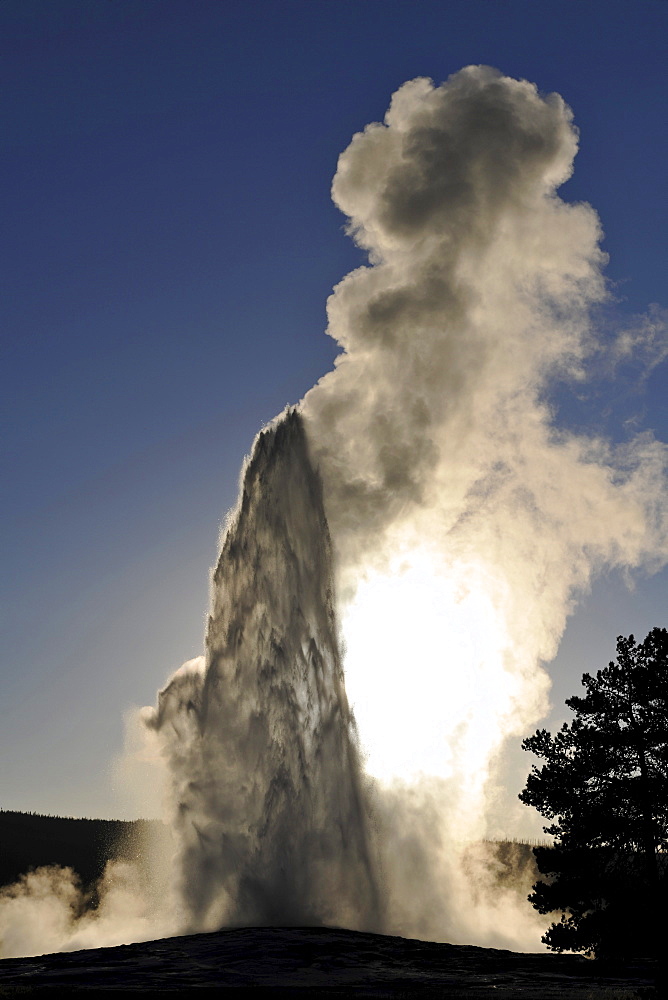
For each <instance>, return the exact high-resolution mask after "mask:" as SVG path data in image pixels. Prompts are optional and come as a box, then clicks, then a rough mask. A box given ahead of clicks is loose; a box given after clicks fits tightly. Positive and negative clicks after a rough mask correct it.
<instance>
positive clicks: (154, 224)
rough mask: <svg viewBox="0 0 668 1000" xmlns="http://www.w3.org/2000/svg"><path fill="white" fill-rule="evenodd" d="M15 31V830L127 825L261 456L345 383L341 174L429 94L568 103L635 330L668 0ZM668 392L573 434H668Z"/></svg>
mask: <svg viewBox="0 0 668 1000" xmlns="http://www.w3.org/2000/svg"><path fill="white" fill-rule="evenodd" d="M0 37H2V39H3V46H2V50H3V51H2V63H1V68H0V72H1V74H2V91H3V94H4V99H3V107H2V116H3V127H2V135H3V139H2V143H3V164H4V176H5V180H4V184H3V185H2V194H1V195H0V196H1V197H2V199H3V205H2V210H3V217H4V219H5V239H4V240H3V245H2V250H1V252H2V274H3V288H4V295H3V297H2V305H1V307H0V308H1V310H2V316H1V319H2V341H3V347H2V353H3V364H2V375H1V377H2V396H1V400H2V406H3V408H4V410H5V413H4V418H3V426H4V428H5V434H4V435H3V438H4V440H3V444H2V448H3V467H4V469H5V476H4V477H3V480H4V484H3V489H2V497H1V501H0V502H1V504H2V525H3V543H2V544H3V548H2V557H1V558H2V567H3V573H2V601H3V608H4V619H5V621H4V626H3V635H4V638H3V643H2V659H1V660H0V684H1V688H0V690H2V698H1V699H0V714H2V725H1V726H0V754H1V755H2V759H3V761H4V764H5V766H4V768H3V780H2V784H1V785H0V807H3V808H18V809H34V810H38V811H47V812H54V813H71V814H77V815H100V816H103V815H109V816H113V815H118V814H119V809H120V808H121V806H120V805H119V802H118V801H117V800H116V799H115V798H114V794H113V792H112V790H111V787H110V781H109V765H110V761H111V759H112V757H113V755H114V753H115V752H117V751H118V750H119V749H120V746H121V741H122V717H123V712H124V711H125V709H126V708H127V707H128V706H130V705H132V704H144V703H150V702H152V701H153V698H154V694H155V690H156V688H157V687H159V686H160V685H161V684H162V682H163V681H164V679H165V677H166V676H167V675H168V673H170V672H171V671H172V670H173V669H175V668H176V667H177V666H178V665H179V664H180V663H181V662H182V661H183V660H184V659H186V658H188V657H190V656H193V655H196V654H197V653H198V652H200V649H201V644H202V632H203V620H204V614H205V611H206V605H207V590H208V568H209V566H210V564H211V563H212V561H213V559H214V557H215V550H216V542H217V533H218V528H219V524H220V522H221V519H222V517H223V515H224V512H225V510H226V509H227V508H228V507H229V506H230V505H231V504H232V503H233V501H234V498H235V494H236V486H237V476H238V470H239V466H240V462H241V460H242V458H243V455H244V453H245V452H246V451H247V449H248V447H249V445H250V442H251V440H252V437H253V435H254V434H255V433H256V431H257V430H258V429H259V428H260V427H261V426H262V424H263V423H264V422H265V421H266V420H268V419H270V418H271V417H272V416H273V415H274V414H275V413H276V412H278V411H279V410H280V409H281V408H282V407H283V406H284V405H285V404H286V403H289V402H296V401H297V400H298V399H299V398H300V397H301V396H302V395H303V394H304V393H305V392H306V390H307V389H308V388H309V387H310V386H311V385H312V384H313V383H314V382H315V381H316V379H317V378H318V377H319V376H320V375H322V374H324V372H326V371H327V370H328V369H329V368H330V367H331V364H332V360H333V358H334V355H335V345H334V344H333V343H332V342H331V341H330V340H329V339H328V338H327V337H326V336H325V335H324V327H325V301H326V298H327V296H328V294H329V293H330V291H331V289H332V286H333V285H334V284H335V283H336V282H337V281H338V280H340V278H341V277H342V276H343V275H344V274H345V273H346V272H348V271H349V270H350V269H351V268H352V267H354V266H356V265H358V264H359V263H360V262H361V256H360V252H359V251H358V250H357V249H356V248H355V247H354V246H353V244H352V243H351V242H350V240H349V239H348V238H347V237H346V236H345V235H344V233H343V228H342V227H343V221H344V220H343V218H342V216H341V215H340V213H339V212H338V210H337V209H336V208H335V207H334V205H333V204H332V202H331V199H330V195H329V188H330V183H331V178H332V176H333V173H334V170H335V168H336V161H337V157H338V155H339V153H340V152H341V151H342V150H343V149H344V148H345V147H346V146H347V144H348V142H349V141H350V138H351V136H352V134H353V133H354V132H356V131H358V130H360V129H361V128H363V127H364V125H366V124H367V123H368V122H371V121H378V120H381V119H382V117H383V115H384V112H385V110H386V108H387V104H388V101H389V98H390V95H391V94H392V92H393V91H394V90H396V88H397V87H398V86H399V85H400V84H401V83H402V82H404V81H405V80H407V79H410V78H412V77H415V76H430V77H432V78H433V79H434V80H435V81H436V82H440V81H441V80H443V79H445V78H446V77H447V76H448V75H449V74H451V73H453V72H455V71H456V70H458V69H459V68H460V67H462V66H463V65H466V64H468V63H488V64H491V65H494V66H496V67H498V68H499V69H500V70H502V71H503V72H504V73H506V74H508V75H511V76H517V77H524V78H527V79H529V80H531V81H533V82H535V83H536V84H537V85H538V86H539V88H540V89H541V90H542V91H546V92H547V91H551V90H556V91H558V92H559V93H560V94H561V95H562V96H563V97H564V99H565V100H566V101H567V102H568V103H569V104H570V105H571V107H572V108H573V110H574V114H575V121H576V124H577V125H578V127H579V129H580V131H581V147H580V153H579V154H578V157H577V159H576V166H575V174H574V176H573V178H572V179H571V180H569V181H568V182H567V184H566V185H565V187H564V188H563V189H562V195H563V197H564V198H566V199H567V200H574V201H577V200H586V201H589V202H591V204H592V205H593V206H594V207H595V208H596V210H597V211H598V213H599V215H600V217H601V220H602V224H603V228H604V230H605V233H606V238H605V241H604V243H603V248H604V249H605V250H606V252H607V253H608V254H609V255H610V263H609V266H608V269H607V274H608V277H609V278H610V280H611V281H612V282H613V284H614V287H615V290H616V294H617V296H618V298H619V303H618V311H619V313H620V314H621V315H625V314H632V313H636V312H640V311H643V310H645V309H646V307H647V306H648V304H649V303H651V302H658V303H660V304H662V305H664V306H665V305H668V289H666V273H667V272H666V263H667V251H666V240H665V233H666V222H667V220H668V191H667V188H666V184H665V164H666V162H667V161H668V129H667V128H666V111H665V109H666V106H667V103H668V75H667V74H666V68H665V67H666V64H667V56H668V52H667V51H666V50H667V48H668V42H667V40H668V4H667V3H665V2H663V0H633V2H628V3H627V2H615V0H613V2H611V0H607V2H604V3H599V2H594V0H592V2H587V0H567V2H514V0H509V2H503V3H502V2H494V0H463V2H424V0H401V2H394V0H317V2H313V0H311V2H304V0H282V2H280V3H279V2H278V0H275V2H266V0H254V2H253V3H252V4H248V3H237V2H211V0H206V2H205V0H187V2H182V0H142V2H141V3H140V2H136V0H135V2H125V0H81V2H74V0H62V2H59V3H53V2H52V0H47V2H39V0H4V2H3V4H2V5H1V6H0ZM667 387H668V370H667V367H666V364H664V365H663V366H662V367H660V368H659V369H657V370H656V371H655V372H654V373H653V375H652V377H651V379H650V381H649V383H648V384H647V386H646V387H645V390H644V392H643V393H642V394H641V393H640V391H639V390H638V388H637V387H635V386H634V384H633V382H632V380H631V379H627V380H626V381H624V382H620V383H619V384H618V385H617V386H616V387H612V389H611V390H610V391H609V392H608V394H607V396H606V398H605V400H602V399H601V400H598V401H596V400H595V401H594V402H593V403H591V404H590V406H589V408H588V409H587V411H586V412H580V411H578V410H577V409H576V408H575V407H574V406H573V405H572V404H566V405H565V406H564V410H563V414H562V419H564V420H565V421H571V422H575V421H587V422H589V423H593V424H595V425H596V426H597V427H603V426H604V427H605V429H606V430H607V431H608V433H610V434H613V435H615V434H620V433H622V431H621V428H622V425H623V420H624V419H626V418H627V417H628V416H629V415H634V416H635V417H636V418H637V421H639V425H640V426H645V427H648V428H652V429H654V430H655V432H656V434H657V436H658V437H660V438H661V439H663V440H668V404H667V401H666V400H667V393H666V389H667ZM667 579H668V576H667V574H666V573H665V572H664V573H663V574H660V575H659V576H657V577H655V578H653V579H650V580H641V581H639V582H638V583H637V585H636V588H635V590H634V591H633V592H628V591H627V589H626V587H625V585H624V584H623V582H622V581H619V580H615V579H610V580H604V581H601V582H600V583H599V584H598V585H597V586H596V587H595V589H594V591H593V593H592V594H591V595H590V597H589V598H587V599H586V600H585V601H584V602H583V604H582V606H581V608H580V610H579V611H578V613H577V614H576V615H575V616H574V618H573V619H572V623H571V625H570V626H569V629H568V631H567V633H566V636H565V638H564V642H563V645H562V649H561V651H560V654H559V657H558V661H557V663H556V665H555V667H554V668H553V676H554V679H555V693H554V700H555V703H556V705H557V711H556V714H555V718H557V717H558V716H559V714H560V709H559V706H560V704H561V702H563V699H564V698H565V697H567V696H568V695H569V694H571V693H574V691H575V689H576V688H577V685H578V681H579V677H580V674H581V673H582V671H583V670H585V669H587V670H592V669H596V668H598V667H599V666H603V665H604V664H605V662H606V661H607V659H608V658H609V657H610V656H611V655H612V653H613V651H614V637H615V636H616V635H617V634H618V633H620V632H621V633H624V634H627V633H628V632H630V631H633V632H635V633H636V634H637V635H642V636H644V634H645V633H646V632H647V630H648V629H649V628H650V627H652V626H653V625H665V624H666V614H665V607H666V603H665V594H666V582H667Z"/></svg>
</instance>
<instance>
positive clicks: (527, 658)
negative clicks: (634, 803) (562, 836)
mask: <svg viewBox="0 0 668 1000" xmlns="http://www.w3.org/2000/svg"><path fill="white" fill-rule="evenodd" d="M576 149H577V133H576V130H575V129H574V127H573V125H572V115H571V112H570V110H569V108H568V107H567V106H566V105H565V104H564V102H563V100H562V99H561V98H560V97H559V96H558V95H557V94H550V95H548V96H547V97H542V96H541V95H540V94H539V93H538V91H537V89H536V88H535V86H533V85H532V84H530V83H527V82H526V81H517V80H512V79H509V78H508V77H504V76H501V75H500V74H499V73H498V72H496V71H495V70H493V69H490V68H487V67H480V66H477V67H475V66H473V67H468V68H466V69H464V70H462V71H461V72H459V73H457V74H455V75H454V76H452V77H451V78H450V79H449V80H448V81H447V82H446V83H444V84H443V85H442V86H440V87H435V86H434V85H433V84H432V83H431V82H430V81H429V80H425V79H417V80H413V81H411V82H409V83H406V84H405V85H404V86H403V87H401V88H400V89H399V90H398V91H397V93H396V94H395V95H394V96H393V98H392V102H391V105H390V108H389V111H388V112H387V115H386V118H385V123H384V124H373V125H370V126H368V127H367V128H366V129H365V131H364V132H362V133H359V134H357V135H356V136H355V137H354V138H353V141H352V142H351V144H350V146H349V147H348V149H347V150H346V151H345V152H344V153H343V154H342V156H341V157H340V160H339V165H338V170H337V173H336V176H335V178H334V183H333V196H334V200H335V201H336V203H337V205H338V206H339V207H340V208H341V209H342V211H344V212H345V213H346V214H347V215H348V216H349V220H350V221H349V225H348V228H349V231H350V233H351V234H352V235H353V237H354V238H355V240H356V241H357V242H358V243H359V245H360V246H361V247H363V248H364V249H366V250H367V251H368V253H369V259H370V266H368V267H360V268H359V269H357V270H356V271H354V272H352V273H351V274H349V275H348V276H347V277H346V278H345V279H344V280H343V281H342V282H341V283H340V284H339V285H338V287H337V288H336V289H335V291H334V294H333V295H332V296H331V298H330V300H329V303H328V313H329V333H330V335H331V336H332V337H334V338H335V340H336V341H337V342H338V343H339V344H340V345H341V346H342V348H343V350H344V353H343V354H342V355H341V356H340V358H339V359H338V361H337V365H336V369H335V370H334V371H333V372H331V373H330V374H328V375H326V376H325V377H324V378H323V379H322V380H321V381H320V382H319V383H318V385H317V386H316V387H315V388H314V389H312V390H311V392H309V393H308V394H307V396H306V398H305V400H304V402H303V412H304V415H305V418H306V423H307V430H308V433H309V440H310V442H311V447H312V453H313V456H314V459H315V460H316V462H317V464H318V467H319V469H320V472H321V475H322V477H323V480H324V486H325V497H326V507H327V516H328V518H329V523H330V527H331V530H332V537H333V538H334V541H335V545H336V547H337V554H338V557H339V568H340V585H341V593H342V595H343V597H344V598H351V597H352V603H351V604H350V605H349V607H348V609H347V611H345V619H344V635H345V639H346V643H347V647H348V655H347V658H346V678H347V685H348V691H349V694H350V696H351V698H352V701H353V703H354V706H355V710H356V714H357V717H358V722H359V724H360V731H361V734H362V739H363V740H365V739H367V740H368V741H369V743H370V746H369V750H370V754H371V759H370V764H371V766H372V770H374V771H375V773H378V774H381V775H385V776H389V775H391V774H395V775H401V776H404V777H407V776H409V775H410V774H412V773H415V772H419V771H427V772H430V773H436V774H440V775H441V776H443V777H448V778H454V779H456V783H457V785H458V788H459V792H461V793H462V794H463V795H464V800H465V802H464V803H463V805H462V808H463V812H464V813H465V814H466V816H467V817H468V818H469V820H471V818H472V816H473V813H472V811H471V806H472V803H473V798H472V792H473V788H474V786H476V787H478V790H479V791H480V792H481V793H482V785H483V784H484V783H485V782H486V780H487V779H488V777H489V771H490V764H491V761H492V758H493V757H494V755H495V754H496V753H497V751H498V750H499V748H500V745H501V742H502V740H503V738H504V737H505V736H507V735H509V734H513V733H521V732H523V731H525V730H526V727H527V726H530V725H531V724H533V723H534V722H535V721H536V720H537V719H538V718H539V717H540V716H541V715H542V714H543V712H544V710H545V708H546V691H547V680H546V676H545V674H544V673H543V671H542V670H541V663H544V662H547V661H549V660H550V659H551V658H552V657H553V656H554V654H555V653H556V650H557V645H558V642H559V639H560V637H561V635H562V632H563V629H564V625H565V622H566V619H567V616H568V614H569V612H570V611H571V610H572V608H573V605H574V601H575V600H576V598H577V596H578V594H579V593H581V592H582V591H584V590H586V589H587V587H588V586H589V584H590V581H591V579H592V576H593V574H595V573H596V572H597V571H599V570H601V569H602V568H603V567H619V568H623V569H629V568H633V567H638V566H640V565H652V566H654V567H656V566H658V565H660V564H662V563H663V562H665V560H666V558H667V557H668V531H667V519H666V510H665V503H664V502H663V501H662V496H663V495H664V494H663V486H664V484H665V478H664V476H665V469H666V459H667V454H668V453H667V450H666V446H665V445H664V444H662V443H660V442H657V441H655V440H654V439H653V438H651V436H648V435H647V436H642V437H640V438H637V439H636V440H634V441H632V442H631V443H629V444H626V445H625V446H624V447H619V448H613V447H612V446H611V445H610V444H609V443H607V442H606V441H604V440H600V439H597V438H592V437H583V436H576V435H574V434H569V433H567V432H566V431H564V430H563V429H562V430H560V429H558V428H557V427H556V426H555V425H554V422H553V411H552V409H551V407H550V402H549V392H550V390H551V389H552V388H553V386H554V384H555V382H556V381H558V380H564V379H569V380H578V381H580V382H582V381H583V380H584V379H585V378H586V371H587V367H586V366H587V362H588V360H589V359H590V358H592V357H598V356H600V354H601V352H602V351H604V343H603V340H602V339H601V338H600V337H599V336H598V335H597V331H596V330H595V329H594V328H593V327H592V324H591V322H590V318H589V317H590V311H591V307H592V306H593V305H595V304H597V303H599V302H601V301H602V300H603V299H604V298H605V297H606V288H605V284H604V279H603V277H602V273H601V268H602V266H603V264H604V263H605V256H604V254H603V253H602V252H601V250H600V249H599V246H598V240H599V238H600V235H601V231H600V226H599V222H598V218H597V216H596V214H595V212H594V211H593V209H592V208H590V207H589V206H588V205H585V204H567V203H565V202H564V201H562V200H561V199H560V198H559V197H558V195H557V193H556V190H557V188H558V186H559V185H560V184H562V183H563V182H564V181H565V180H566V179H567V178H568V177H569V176H570V174H571V171H572V162H573V157H574V154H575V152H576ZM665 335H666V327H665V323H662V322H661V317H660V316H659V315H658V314H657V315H656V316H655V317H654V319H653V320H652V322H650V321H649V320H648V321H646V322H645V324H644V326H642V325H639V326H638V329H637V330H636V331H635V332H634V333H633V335H631V334H629V333H627V334H626V335H625V338H620V339H619V340H618V341H616V342H615V343H614V344H612V345H611V346H610V347H609V353H610V354H611V355H613V356H614V355H619V353H620V352H622V353H623V352H624V351H626V350H631V349H632V348H634V349H635V350H638V349H639V348H640V349H641V350H646V351H648V352H649V353H651V356H652V358H656V357H660V356H661V354H662V352H663V353H664V354H665V348H666V336H665ZM622 340H623V343H622ZM352 595H355V596H352ZM398 730H400V731H401V732H402V739H401V740H400V741H397V740H396V738H395V734H396V732H397V731H398ZM407 737H408V738H407ZM463 786H466V787H465V788H464V787H463ZM451 791H452V790H451ZM479 805H480V809H483V811H484V808H483V807H484V804H483V802H482V800H480V802H479ZM453 808H454V803H453V802H452V801H451V803H450V813H451V814H452V811H453ZM474 812H475V810H474ZM480 821H481V816H480V815H479V816H477V817H476V819H475V823H474V825H476V826H477V827H479V824H480Z"/></svg>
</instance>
